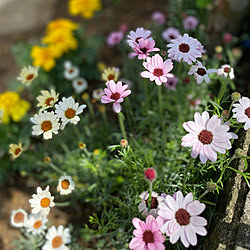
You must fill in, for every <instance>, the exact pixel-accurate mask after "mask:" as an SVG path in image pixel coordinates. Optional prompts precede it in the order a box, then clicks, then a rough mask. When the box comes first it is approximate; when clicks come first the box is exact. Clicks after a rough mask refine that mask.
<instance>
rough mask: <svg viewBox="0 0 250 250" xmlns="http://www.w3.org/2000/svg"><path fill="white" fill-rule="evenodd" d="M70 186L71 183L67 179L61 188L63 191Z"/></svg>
mask: <svg viewBox="0 0 250 250" xmlns="http://www.w3.org/2000/svg"><path fill="white" fill-rule="evenodd" d="M69 185H70V183H69V181H68V180H66V179H65V180H63V181H62V182H61V186H62V188H63V189H68V188H69Z"/></svg>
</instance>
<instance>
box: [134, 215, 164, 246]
mask: <svg viewBox="0 0 250 250" xmlns="http://www.w3.org/2000/svg"><path fill="white" fill-rule="evenodd" d="M132 223H133V225H134V227H135V228H136V229H135V230H134V231H133V235H134V236H135V237H134V238H133V239H132V240H131V241H130V243H129V248H130V249H134V250H147V249H150V250H156V249H157V250H164V249H165V246H164V245H163V242H164V241H165V237H164V236H163V235H162V233H161V231H160V228H161V226H162V225H163V219H162V218H161V217H160V216H158V217H157V218H156V219H155V218H154V217H153V216H152V215H148V217H147V218H146V223H145V222H144V221H142V220H140V219H138V218H134V219H133V220H132Z"/></svg>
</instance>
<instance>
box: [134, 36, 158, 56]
mask: <svg viewBox="0 0 250 250" xmlns="http://www.w3.org/2000/svg"><path fill="white" fill-rule="evenodd" d="M154 46H155V41H154V40H151V41H149V40H144V39H143V38H141V39H139V43H138V44H136V45H135V46H134V47H133V50H134V53H132V55H133V56H138V59H139V60H142V59H146V58H147V57H148V56H149V53H150V52H153V51H159V50H160V49H159V48H154Z"/></svg>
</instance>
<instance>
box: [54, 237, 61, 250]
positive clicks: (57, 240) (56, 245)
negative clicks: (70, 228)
mask: <svg viewBox="0 0 250 250" xmlns="http://www.w3.org/2000/svg"><path fill="white" fill-rule="evenodd" d="M62 244H63V240H62V237H61V236H56V237H55V238H54V239H53V240H52V247H53V248H59V247H60V246H61V245H62Z"/></svg>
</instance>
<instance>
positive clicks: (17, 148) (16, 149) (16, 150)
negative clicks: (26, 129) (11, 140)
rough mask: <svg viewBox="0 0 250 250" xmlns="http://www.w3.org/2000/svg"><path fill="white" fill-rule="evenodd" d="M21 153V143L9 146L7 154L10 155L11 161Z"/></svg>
mask: <svg viewBox="0 0 250 250" xmlns="http://www.w3.org/2000/svg"><path fill="white" fill-rule="evenodd" d="M22 152H23V147H22V143H21V142H19V143H18V144H10V145H9V153H10V154H11V158H12V159H13V160H15V159H16V158H17V157H19V156H20V154H21V153H22Z"/></svg>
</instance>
